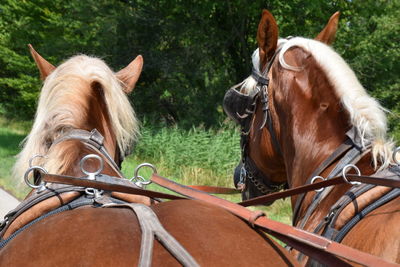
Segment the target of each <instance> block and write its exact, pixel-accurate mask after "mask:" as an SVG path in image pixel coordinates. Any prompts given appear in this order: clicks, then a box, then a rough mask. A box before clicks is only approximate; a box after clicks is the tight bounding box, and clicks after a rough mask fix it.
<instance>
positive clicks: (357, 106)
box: [224, 10, 391, 201]
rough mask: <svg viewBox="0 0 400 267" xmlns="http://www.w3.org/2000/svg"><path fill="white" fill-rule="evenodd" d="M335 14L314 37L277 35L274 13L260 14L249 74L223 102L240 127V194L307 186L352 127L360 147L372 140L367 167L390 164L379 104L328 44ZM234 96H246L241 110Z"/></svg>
mask: <svg viewBox="0 0 400 267" xmlns="http://www.w3.org/2000/svg"><path fill="white" fill-rule="evenodd" d="M338 18H339V13H338V12H337V13H335V14H334V15H333V16H332V17H331V18H330V20H329V22H328V24H327V25H326V27H325V28H324V29H323V30H322V31H321V32H320V33H319V34H318V35H317V37H316V38H315V39H306V38H302V37H289V38H285V39H279V38H278V26H277V24H276V21H275V19H274V17H273V16H272V15H271V13H269V12H268V11H266V10H264V11H263V13H262V18H261V20H260V23H259V26H258V31H257V43H258V48H257V49H256V50H255V51H254V53H253V55H252V62H253V71H252V74H251V76H249V77H248V78H247V79H245V80H244V81H243V82H242V83H240V84H239V85H237V86H236V87H235V88H232V89H230V90H229V91H228V92H227V94H226V96H225V99H224V101H225V103H224V104H225V110H226V112H227V113H228V115H230V117H235V118H234V119H235V121H237V122H239V123H241V126H242V139H241V146H242V163H241V164H242V165H243V166H242V167H240V168H241V169H242V170H243V171H242V172H239V171H237V172H236V173H237V175H238V174H239V173H242V175H240V177H242V180H245V181H242V182H245V184H246V185H245V186H246V189H245V191H244V192H245V193H244V194H243V198H244V199H248V198H252V197H255V196H258V195H263V194H268V193H270V192H272V191H276V190H279V189H280V188H281V187H280V186H279V185H280V184H284V183H288V186H289V187H295V186H299V185H302V184H304V182H305V180H306V179H307V178H308V177H309V176H310V175H311V174H312V172H313V170H315V169H316V168H317V167H318V166H319V164H321V162H322V161H323V160H324V159H326V158H327V157H328V156H329V155H330V154H332V153H333V151H334V150H335V149H336V148H337V147H338V146H340V144H342V143H343V142H344V141H345V140H346V138H347V137H346V136H347V135H346V133H348V131H349V130H351V129H354V131H353V132H354V134H355V135H357V136H358V137H359V139H360V140H361V143H360V145H361V146H367V144H369V143H371V144H372V151H373V153H371V157H370V158H369V159H368V160H365V164H366V165H371V164H370V161H371V160H372V162H373V164H372V167H371V169H374V168H376V167H377V166H387V165H388V164H389V162H390V159H389V158H390V153H391V152H389V151H390V150H391V144H390V143H389V142H387V141H386V137H385V135H386V117H385V115H384V112H383V108H382V107H381V106H380V105H379V104H378V102H377V101H376V100H374V99H373V98H371V97H370V96H368V94H367V93H366V91H365V89H364V88H363V87H362V86H361V84H360V83H359V81H358V80H357V78H356V76H355V74H354V72H353V71H352V70H351V69H350V67H349V66H348V65H347V64H346V63H345V61H344V60H343V59H342V58H341V57H340V56H339V55H338V54H337V53H336V52H334V51H333V49H332V48H331V47H330V46H329V45H330V44H331V43H332V42H333V40H334V38H335V33H336V29H337V25H338ZM233 95H241V97H242V98H246V101H247V102H246V104H244V106H246V108H243V107H242V108H237V107H238V105H236V104H231V105H230V104H229V103H231V100H230V99H232V98H236V99H237V97H234V96H233ZM242 103H243V102H242ZM248 103H250V104H248ZM327 171H328V170H327ZM370 171H371V170H368V172H370ZM236 180H239V179H238V178H236ZM254 188H256V190H255V189H254ZM254 192H255V193H254ZM295 199H296V198H293V199H292V201H295Z"/></svg>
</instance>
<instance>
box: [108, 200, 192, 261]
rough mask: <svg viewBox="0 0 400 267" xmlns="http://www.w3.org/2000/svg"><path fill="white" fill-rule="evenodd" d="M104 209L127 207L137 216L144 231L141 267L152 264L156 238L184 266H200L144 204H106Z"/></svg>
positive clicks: (141, 247) (140, 258) (140, 259)
mask: <svg viewBox="0 0 400 267" xmlns="http://www.w3.org/2000/svg"><path fill="white" fill-rule="evenodd" d="M103 207H105V208H109V207H126V208H129V209H131V210H132V211H133V212H134V213H135V214H136V216H137V218H138V221H139V224H140V228H141V230H142V241H141V246H140V256H139V266H140V267H149V266H151V263H152V254H153V243H154V237H157V240H158V241H159V242H160V243H161V244H162V245H163V246H164V247H165V248H166V249H167V250H168V251H169V252H170V253H171V254H172V255H173V256H174V257H175V258H176V259H177V260H178V261H179V262H180V263H181V264H182V265H183V266H200V265H199V264H198V263H197V262H196V260H195V259H194V258H193V257H192V256H191V255H190V254H189V252H188V251H187V250H186V249H185V248H184V247H182V245H181V244H179V242H178V241H177V240H176V239H175V238H174V237H173V236H172V235H171V234H169V233H168V232H167V230H165V228H164V227H163V226H162V224H161V222H160V221H159V220H158V217H157V215H156V214H155V213H154V211H153V210H152V209H151V208H150V207H147V206H146V205H143V204H137V203H129V204H105V205H104V206H103Z"/></svg>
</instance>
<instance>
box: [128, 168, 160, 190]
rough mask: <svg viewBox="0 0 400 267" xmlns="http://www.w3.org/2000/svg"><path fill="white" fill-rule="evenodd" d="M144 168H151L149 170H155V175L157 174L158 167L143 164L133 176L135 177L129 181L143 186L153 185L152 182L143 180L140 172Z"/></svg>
mask: <svg viewBox="0 0 400 267" xmlns="http://www.w3.org/2000/svg"><path fill="white" fill-rule="evenodd" d="M142 167H149V168H151V169H152V170H153V173H157V169H156V167H154V165H152V164H150V163H142V164H139V165H138V166H137V167H136V169H135V172H134V174H133V177H132V178H131V179H129V181H136V182H139V183H140V184H142V185H148V184H151V181H150V180H146V179H145V178H143V177H142V176H140V175H139V170H140V168H142Z"/></svg>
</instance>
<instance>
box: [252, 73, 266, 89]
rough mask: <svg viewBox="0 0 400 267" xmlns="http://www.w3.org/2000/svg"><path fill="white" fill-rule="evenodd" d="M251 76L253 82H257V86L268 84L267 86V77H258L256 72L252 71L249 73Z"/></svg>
mask: <svg viewBox="0 0 400 267" xmlns="http://www.w3.org/2000/svg"><path fill="white" fill-rule="evenodd" d="M251 76H252V77H253V78H254V80H256V81H257V84H261V85H266V86H268V84H269V78H268V77H266V78H264V77H262V76H260V75H258V73H257V71H256V70H254V69H253V71H252V72H251Z"/></svg>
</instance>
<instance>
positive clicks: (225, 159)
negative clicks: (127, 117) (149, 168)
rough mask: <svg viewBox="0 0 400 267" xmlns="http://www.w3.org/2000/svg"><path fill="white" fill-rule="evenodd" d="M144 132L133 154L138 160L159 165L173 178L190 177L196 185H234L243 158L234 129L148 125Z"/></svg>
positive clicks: (237, 135)
mask: <svg viewBox="0 0 400 267" xmlns="http://www.w3.org/2000/svg"><path fill="white" fill-rule="evenodd" d="M141 132H142V136H141V138H140V140H139V142H138V143H137V144H136V146H135V149H134V152H133V155H134V157H135V158H136V159H142V160H151V161H153V162H157V164H158V165H159V167H160V168H163V169H168V174H169V175H172V176H175V177H185V178H184V179H186V177H190V180H191V181H192V182H202V183H203V184H209V185H211V184H212V185H219V186H228V185H232V179H231V177H232V173H233V169H234V167H235V165H236V164H237V163H238V161H239V158H240V147H239V134H238V132H237V131H236V130H235V129H234V128H232V127H231V128H228V127H226V128H225V129H222V130H214V129H208V130H206V129H203V128H192V129H191V130H188V131H187V130H183V129H180V128H178V127H172V128H161V129H156V128H152V127H149V126H145V127H143V129H142V131H141ZM187 179H189V178H187Z"/></svg>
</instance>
